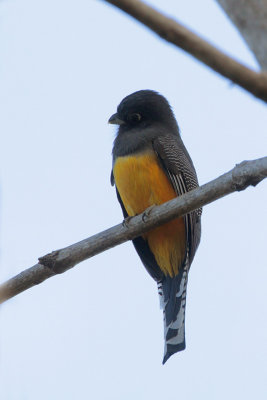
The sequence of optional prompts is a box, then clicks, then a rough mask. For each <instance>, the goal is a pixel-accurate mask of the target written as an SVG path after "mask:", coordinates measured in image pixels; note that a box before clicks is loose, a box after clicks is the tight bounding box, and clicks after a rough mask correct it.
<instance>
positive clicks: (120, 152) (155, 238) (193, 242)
mask: <svg viewBox="0 0 267 400" xmlns="http://www.w3.org/2000/svg"><path fill="white" fill-rule="evenodd" d="M108 122H109V123H110V124H115V125H118V129H117V133H116V137H115V140H114V143H113V149H112V171H111V184H112V185H115V188H116V193H117V198H118V201H119V203H120V206H121V208H122V212H123V216H124V218H125V221H126V220H127V219H129V218H131V217H133V216H135V215H138V214H141V213H142V212H144V211H145V210H147V209H149V208H153V207H154V206H155V205H160V204H162V203H165V202H167V201H169V200H171V199H173V198H175V197H177V196H182V195H183V194H184V193H186V192H188V191H190V190H193V189H195V188H196V187H198V186H199V184H198V179H197V175H196V171H195V168H194V165H193V162H192V160H191V158H190V156H189V154H188V151H187V150H186V148H185V146H184V144H183V141H182V138H181V135H180V129H179V127H178V124H177V121H176V119H175V116H174V113H173V111H172V108H171V106H170V105H169V103H168V101H167V100H166V98H165V97H164V96H162V95H161V94H159V93H158V92H156V91H154V90H139V91H136V92H134V93H132V94H130V95H128V96H126V97H125V98H124V99H123V100H122V101H121V102H120V104H119V105H118V107H117V112H116V113H115V114H113V115H112V116H111V117H110V118H109V121H108ZM201 213H202V210H201V208H200V209H197V210H195V211H193V212H191V213H189V214H187V215H185V216H184V217H180V218H176V219H173V220H172V221H170V222H167V223H165V224H163V225H161V226H159V227H157V228H154V229H152V230H151V231H149V232H147V233H144V234H142V235H140V236H139V237H137V238H135V239H133V245H134V247H135V250H136V251H137V253H138V255H139V257H140V259H141V261H142V263H143V264H144V266H145V268H146V270H147V271H148V273H149V274H150V275H151V277H152V278H153V279H154V280H155V281H156V283H157V286H158V293H159V297H160V306H161V308H162V309H163V321H164V341H165V345H164V357H163V364H164V363H165V362H166V361H167V360H168V359H169V358H170V357H171V356H172V355H173V354H174V353H176V352H179V351H182V350H184V349H185V306H186V290H187V280H188V272H189V268H190V265H191V263H192V261H193V258H194V256H195V253H196V250H197V248H198V245H199V242H200V236H201Z"/></svg>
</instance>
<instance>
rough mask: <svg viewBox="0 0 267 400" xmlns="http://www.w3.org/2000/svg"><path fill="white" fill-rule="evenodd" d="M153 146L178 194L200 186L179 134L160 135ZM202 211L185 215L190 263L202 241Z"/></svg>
mask: <svg viewBox="0 0 267 400" xmlns="http://www.w3.org/2000/svg"><path fill="white" fill-rule="evenodd" d="M153 147H154V150H155V152H156V153H157V155H158V158H159V160H160V162H161V165H162V167H163V169H164V170H165V172H166V174H167V176H168V178H169V179H170V181H171V183H172V186H173V188H174V190H175V192H176V193H177V195H178V196H181V195H183V194H184V193H186V192H189V191H190V190H193V189H195V188H196V187H198V180H197V175H196V171H195V168H194V165H193V163H192V160H191V158H190V156H189V154H188V152H187V150H186V148H185V146H184V144H183V142H182V139H181V138H180V137H179V136H174V135H164V136H160V137H158V138H157V139H155V140H154V142H153ZM201 213H202V210H201V209H198V210H195V211H193V212H191V213H189V214H187V215H186V216H185V225H186V233H187V247H188V252H189V265H190V264H191V263H192V261H193V258H194V255H195V253H196V250H197V247H198V245H199V241H200V235H201V222H200V219H201V218H200V217H201Z"/></svg>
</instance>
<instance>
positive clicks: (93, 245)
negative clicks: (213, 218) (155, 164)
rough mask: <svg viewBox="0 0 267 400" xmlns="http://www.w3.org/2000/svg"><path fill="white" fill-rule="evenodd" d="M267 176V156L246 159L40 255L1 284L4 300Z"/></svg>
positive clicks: (0, 290) (256, 182)
mask: <svg viewBox="0 0 267 400" xmlns="http://www.w3.org/2000/svg"><path fill="white" fill-rule="evenodd" d="M266 176H267V157H264V158H261V159H258V160H253V161H243V162H242V163H241V164H238V165H237V166H236V167H235V168H234V169H232V170H231V171H229V172H227V173H226V174H224V175H222V176H220V177H219V178H217V179H215V180H213V181H211V182H209V183H207V184H205V185H203V186H200V187H199V188H197V189H195V190H192V191H191V192H188V193H186V194H184V195H183V196H180V197H177V198H175V199H173V200H171V201H169V202H167V203H164V204H162V205H160V206H155V207H153V208H152V209H150V210H148V211H145V212H144V213H142V214H140V215H138V216H136V217H133V218H131V219H129V220H128V221H126V222H125V223H122V224H119V225H116V226H114V227H112V228H110V229H107V230H106V231H103V232H101V233H98V234H96V235H94V236H92V237H90V238H88V239H85V240H82V241H81V242H78V243H75V244H72V245H71V246H68V247H65V248H63V249H60V250H56V251H53V252H52V253H50V254H47V255H46V256H44V257H40V258H39V263H38V264H36V265H34V266H33V267H31V268H28V269H26V270H25V271H23V272H21V273H20V274H18V275H16V276H15V277H13V278H11V279H9V280H8V281H6V282H5V283H3V284H2V285H0V303H3V302H4V301H6V300H7V299H10V298H11V297H14V296H16V295H17V294H19V293H21V292H23V291H24V290H27V289H29V288H30V287H32V286H34V285H38V284H39V283H41V282H43V281H44V280H46V279H48V278H51V277H52V276H54V275H56V274H60V273H63V272H65V271H67V270H68V269H70V268H73V267H74V266H75V265H76V264H78V263H80V262H82V261H84V260H86V259H87V258H90V257H93V256H95V255H96V254H99V253H101V252H103V251H105V250H107V249H110V248H111V247H114V246H117V245H119V244H121V243H123V242H126V241H127V240H131V239H134V238H135V237H137V236H140V235H141V234H143V233H144V232H147V231H149V230H151V229H152V228H155V227H157V226H159V225H162V224H163V223H165V222H168V221H170V220H171V219H173V218H177V217H181V216H183V215H185V214H187V213H189V212H191V211H193V210H195V209H197V208H199V207H202V206H204V205H206V204H209V203H211V202H213V201H215V200H217V199H219V198H221V197H224V196H226V195H228V194H230V193H233V192H235V191H241V190H244V189H246V188H247V187H248V186H249V185H253V186H256V185H257V184H258V183H259V182H260V181H261V180H263V179H264V178H265V177H266Z"/></svg>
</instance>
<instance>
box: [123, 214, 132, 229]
mask: <svg viewBox="0 0 267 400" xmlns="http://www.w3.org/2000/svg"><path fill="white" fill-rule="evenodd" d="M132 218H133V217H130V216H128V217H126V218H124V220H123V221H122V225H123V226H124V228H127V229H128V228H129V224H130V221H131V219H132Z"/></svg>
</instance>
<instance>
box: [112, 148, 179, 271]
mask: <svg viewBox="0 0 267 400" xmlns="http://www.w3.org/2000/svg"><path fill="white" fill-rule="evenodd" d="M113 174H114V178H115V183H116V187H117V189H118V191H119V194H120V197H121V199H122V202H123V204H124V207H125V209H126V211H127V213H128V215H130V216H134V215H137V214H140V213H141V212H143V211H144V210H145V209H146V208H148V207H150V206H152V205H155V204H156V205H159V204H162V203H164V202H166V201H168V200H171V199H173V198H174V197H176V193H175V191H174V189H173V187H172V185H171V183H170V181H169V179H168V178H167V176H166V174H165V173H164V171H163V170H162V168H161V166H160V165H159V163H158V161H157V157H156V155H155V153H154V152H153V151H149V152H146V153H140V154H137V155H131V156H125V157H118V158H117V159H116V162H115V164H114V167H113ZM143 238H144V239H146V240H147V242H148V245H149V248H150V250H151V251H152V253H153V254H154V256H155V259H156V261H157V263H158V265H159V267H160V269H161V270H162V271H163V272H164V274H165V275H167V274H168V275H170V276H174V275H176V274H177V273H178V269H179V266H180V265H181V263H182V262H183V259H184V255H185V247H186V234H185V224H184V220H183V218H177V219H175V220H173V221H170V222H168V223H166V224H164V225H162V226H160V227H158V228H155V229H153V230H152V231H150V232H148V233H146V234H144V235H143Z"/></svg>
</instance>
